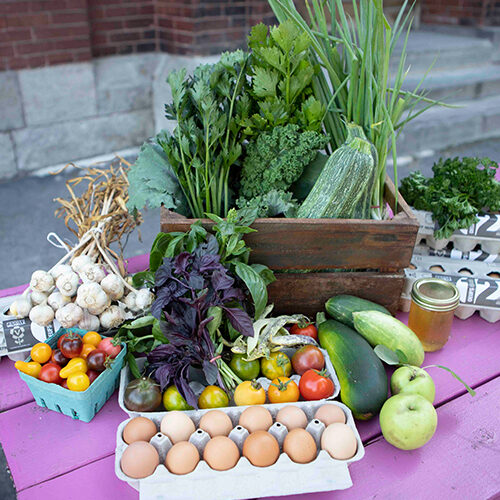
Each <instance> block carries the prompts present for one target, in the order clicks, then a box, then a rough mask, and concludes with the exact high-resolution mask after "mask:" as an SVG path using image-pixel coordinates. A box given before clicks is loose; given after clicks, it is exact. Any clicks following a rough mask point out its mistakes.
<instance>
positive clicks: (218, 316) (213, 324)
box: [207, 306, 222, 337]
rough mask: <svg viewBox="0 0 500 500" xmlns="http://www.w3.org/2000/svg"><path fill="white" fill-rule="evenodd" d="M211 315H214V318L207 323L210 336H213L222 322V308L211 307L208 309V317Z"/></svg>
mask: <svg viewBox="0 0 500 500" xmlns="http://www.w3.org/2000/svg"><path fill="white" fill-rule="evenodd" d="M210 316H213V319H212V321H210V323H207V329H208V333H209V334H210V336H211V337H213V336H214V335H215V333H216V332H217V330H218V329H219V327H220V325H221V324H222V309H221V308H220V307H218V306H212V307H209V308H208V310H207V318H209V317H210Z"/></svg>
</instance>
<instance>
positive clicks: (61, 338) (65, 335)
mask: <svg viewBox="0 0 500 500" xmlns="http://www.w3.org/2000/svg"><path fill="white" fill-rule="evenodd" d="M69 335H78V333H75V332H68V333H65V334H64V335H61V336H60V337H59V339H58V340H57V347H58V349H60V348H61V342H62V341H63V340H64V339H65V338H66V337H68V336H69ZM78 337H80V335H78Z"/></svg>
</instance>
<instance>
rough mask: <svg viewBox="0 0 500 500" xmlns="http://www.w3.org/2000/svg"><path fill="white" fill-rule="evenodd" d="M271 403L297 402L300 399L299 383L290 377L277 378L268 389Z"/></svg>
mask: <svg viewBox="0 0 500 500" xmlns="http://www.w3.org/2000/svg"><path fill="white" fill-rule="evenodd" d="M267 395H268V396H269V402H270V403H295V401H298V400H299V396H300V392H299V387H298V385H297V384H296V383H295V382H294V381H293V380H292V379H291V378H288V377H278V378H275V379H274V380H273V381H272V382H271V385H270V386H269V389H268V390H267Z"/></svg>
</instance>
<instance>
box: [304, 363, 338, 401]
mask: <svg viewBox="0 0 500 500" xmlns="http://www.w3.org/2000/svg"><path fill="white" fill-rule="evenodd" d="M299 389H300V394H301V395H302V397H303V398H304V399H307V400H308V401H316V400H318V399H325V398H328V397H330V396H331V395H332V394H333V391H334V389H335V387H334V385H333V382H332V381H331V379H330V378H329V377H328V375H326V372H325V370H323V371H321V372H319V371H317V370H307V371H306V372H305V373H304V375H302V377H300V382H299Z"/></svg>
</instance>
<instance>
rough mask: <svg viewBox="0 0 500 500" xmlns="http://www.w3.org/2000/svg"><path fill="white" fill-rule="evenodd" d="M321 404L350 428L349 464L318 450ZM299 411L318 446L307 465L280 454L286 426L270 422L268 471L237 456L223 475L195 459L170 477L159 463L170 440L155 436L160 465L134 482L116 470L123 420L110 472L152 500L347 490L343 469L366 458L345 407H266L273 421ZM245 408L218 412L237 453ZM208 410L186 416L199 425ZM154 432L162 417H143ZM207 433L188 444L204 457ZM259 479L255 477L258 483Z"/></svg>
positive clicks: (198, 432)
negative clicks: (190, 467)
mask: <svg viewBox="0 0 500 500" xmlns="http://www.w3.org/2000/svg"><path fill="white" fill-rule="evenodd" d="M324 404H331V405H337V406H339V407H340V408H341V409H342V411H343V412H344V414H345V416H346V424H347V425H348V426H349V427H350V428H351V429H352V430H353V432H354V435H355V437H356V442H357V450H356V454H355V455H354V456H353V457H352V458H350V459H348V460H337V459H334V458H332V457H331V456H330V455H329V454H328V452H326V451H325V450H321V446H320V442H321V435H322V433H323V430H324V428H325V426H324V424H323V423H322V422H320V421H319V420H316V419H314V415H315V413H316V411H317V409H318V408H319V407H320V406H323V405H324ZM290 405H292V406H297V407H299V408H301V409H302V410H303V411H304V412H305V414H306V416H307V419H308V421H309V424H308V426H307V427H306V430H307V431H308V432H310V434H311V435H312V436H313V438H314V440H315V442H316V445H317V447H318V453H317V456H316V459H315V460H313V461H312V462H310V463H307V464H298V463H295V462H293V461H292V460H291V459H290V458H289V457H288V455H286V454H285V453H283V449H282V446H283V441H284V439H285V437H286V435H287V433H288V430H287V428H286V427H285V426H284V425H283V424H280V423H279V422H274V424H273V425H272V427H271V428H270V429H269V432H270V433H271V434H272V435H273V436H274V437H275V438H276V440H277V441H278V443H279V445H280V456H279V458H278V460H277V461H276V463H275V464H273V465H271V466H269V467H256V466H254V465H252V464H251V463H250V462H249V460H248V459H247V458H246V457H244V456H241V457H240V459H239V461H238V463H237V464H236V466H235V467H234V468H232V469H230V470H227V471H215V470H213V469H211V468H210V467H209V466H208V464H207V463H206V462H204V461H203V460H200V462H199V463H198V465H197V466H196V468H195V470H194V471H193V472H191V473H189V474H186V475H175V474H172V473H170V472H169V471H168V469H167V468H166V467H165V466H164V465H163V463H164V460H165V456H166V454H167V452H168V450H169V449H170V446H171V442H170V440H169V438H168V437H167V436H165V435H164V434H162V433H161V432H158V433H157V434H155V436H153V438H152V439H151V440H150V443H151V444H152V445H153V446H154V447H155V448H156V449H157V451H158V454H159V455H160V465H158V467H157V468H156V471H155V472H154V473H153V474H152V475H151V476H149V477H147V478H144V479H140V480H136V479H132V478H129V477H128V476H126V475H125V474H124V473H123V471H122V470H121V466H120V461H121V457H122V455H123V452H124V451H125V449H126V447H127V444H126V443H125V442H124V441H123V438H122V434H123V429H124V428H125V426H126V425H127V423H128V422H129V421H130V419H128V420H125V421H124V422H122V423H121V424H120V425H119V426H118V430H117V434H116V443H117V445H116V451H115V473H116V475H117V477H118V479H121V480H122V481H126V482H128V483H129V484H130V486H132V487H133V488H135V489H137V490H138V491H139V493H140V498H141V499H142V498H144V499H146V498H148V499H150V498H154V499H155V500H167V499H168V500H180V499H184V500H186V499H193V498H203V499H204V500H212V499H213V500H215V499H217V500H219V499H221V498H224V499H226V500H231V499H234V500H237V499H244V498H258V497H264V496H270V495H291V494H298V493H310V492H313V491H332V490H341V489H346V488H349V487H351V486H352V480H351V476H350V474H349V469H348V465H349V464H350V463H352V462H356V461H358V460H361V459H362V458H363V456H364V454H365V450H364V447H363V443H362V441H361V438H360V436H359V433H358V430H357V429H356V425H355V423H354V418H353V416H352V413H351V411H350V410H349V408H347V406H345V405H344V404H342V403H338V402H337V401H302V402H296V403H282V404H266V405H261V406H263V407H264V408H267V409H268V410H269V411H270V413H271V415H272V417H273V421H274V420H275V418H276V415H277V413H278V411H279V410H280V409H281V408H283V407H285V406H290ZM246 408H248V406H235V407H228V408H218V410H221V411H223V412H224V413H226V414H227V415H228V416H229V418H230V419H231V422H232V423H233V430H232V431H231V433H230V434H229V438H230V439H232V440H233V441H234V442H235V444H236V445H237V446H238V449H239V450H240V454H241V452H242V447H243V442H244V440H245V438H246V436H247V435H248V431H247V430H246V429H245V428H244V427H242V426H240V425H239V418H240V415H241V413H242V412H243V411H244V410H245V409H246ZM208 411H210V410H193V411H192V412H186V413H190V415H189V416H190V418H191V419H192V420H193V422H194V424H195V426H196V427H198V424H199V421H200V419H201V417H202V416H203V415H204V414H205V413H207V412H208ZM147 418H149V419H150V420H152V421H153V422H154V423H155V424H156V427H157V429H159V428H160V424H161V420H162V416H160V415H158V414H152V415H149V416H147ZM209 438H210V437H209V436H208V434H207V433H206V432H205V431H203V430H201V429H198V430H196V431H195V432H194V433H193V434H192V435H191V437H190V439H189V441H190V442H192V443H193V444H194V445H195V446H196V447H197V448H198V451H199V452H200V456H203V449H204V447H205V445H206V443H207V442H208V440H209ZM257 478H258V479H257Z"/></svg>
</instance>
